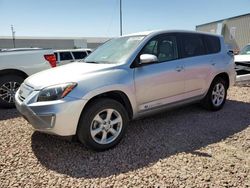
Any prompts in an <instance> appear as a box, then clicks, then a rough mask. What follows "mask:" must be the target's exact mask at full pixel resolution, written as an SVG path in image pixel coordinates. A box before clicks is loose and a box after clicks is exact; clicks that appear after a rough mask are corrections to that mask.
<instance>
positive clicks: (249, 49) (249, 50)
mask: <svg viewBox="0 0 250 188" xmlns="http://www.w3.org/2000/svg"><path fill="white" fill-rule="evenodd" d="M240 55H250V45H247V46H245V47H244V48H243V49H242V50H241V51H240Z"/></svg>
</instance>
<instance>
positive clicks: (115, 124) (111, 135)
mask: <svg viewBox="0 0 250 188" xmlns="http://www.w3.org/2000/svg"><path fill="white" fill-rule="evenodd" d="M121 130H122V117H121V114H120V113H119V112H118V111H116V110H114V109H104V110H102V111H100V112H99V113H97V115H96V116H95V117H94V119H93V120H92V123H91V127H90V133H91V137H92V139H93V140H94V141H95V142H97V143H99V144H109V143H111V142H113V141H114V140H115V139H116V138H117V137H118V136H119V134H120V133H121Z"/></svg>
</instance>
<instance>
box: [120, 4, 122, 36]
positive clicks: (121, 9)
mask: <svg viewBox="0 0 250 188" xmlns="http://www.w3.org/2000/svg"><path fill="white" fill-rule="evenodd" d="M120 36H122V0H120Z"/></svg>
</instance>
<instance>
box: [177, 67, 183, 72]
mask: <svg viewBox="0 0 250 188" xmlns="http://www.w3.org/2000/svg"><path fill="white" fill-rule="evenodd" d="M183 69H184V67H183V66H178V67H176V68H175V70H176V71H177V72H181V71H182V70H183Z"/></svg>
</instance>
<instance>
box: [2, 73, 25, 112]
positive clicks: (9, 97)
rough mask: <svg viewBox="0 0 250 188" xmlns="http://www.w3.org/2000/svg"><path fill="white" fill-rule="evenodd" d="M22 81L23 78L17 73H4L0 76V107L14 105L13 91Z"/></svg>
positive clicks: (12, 106)
mask: <svg viewBox="0 0 250 188" xmlns="http://www.w3.org/2000/svg"><path fill="white" fill-rule="evenodd" d="M23 81H24V78H23V77H21V76H18V75H4V76H1V77H0V107H3V108H14V107H15V93H16V91H17V90H18V88H19V87H20V85H21V84H22V82H23Z"/></svg>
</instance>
